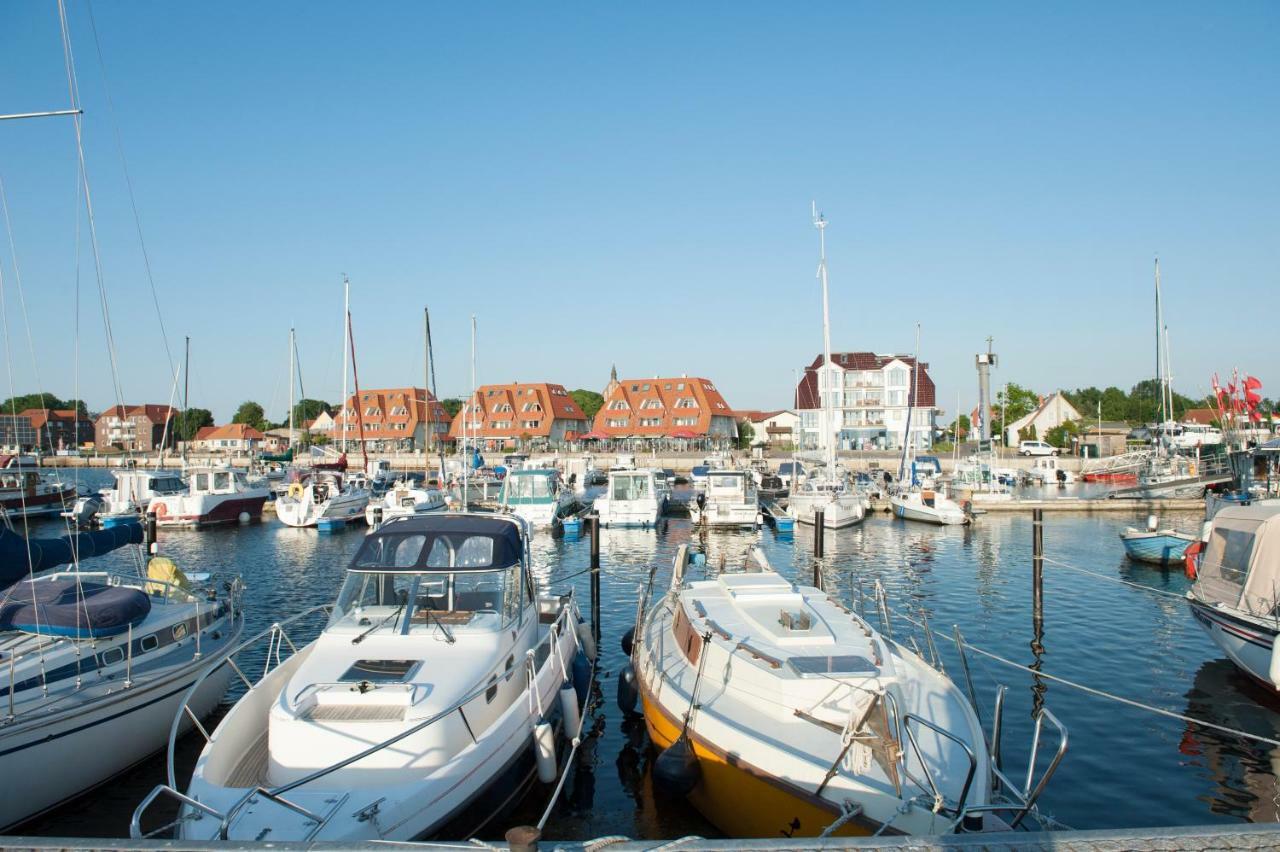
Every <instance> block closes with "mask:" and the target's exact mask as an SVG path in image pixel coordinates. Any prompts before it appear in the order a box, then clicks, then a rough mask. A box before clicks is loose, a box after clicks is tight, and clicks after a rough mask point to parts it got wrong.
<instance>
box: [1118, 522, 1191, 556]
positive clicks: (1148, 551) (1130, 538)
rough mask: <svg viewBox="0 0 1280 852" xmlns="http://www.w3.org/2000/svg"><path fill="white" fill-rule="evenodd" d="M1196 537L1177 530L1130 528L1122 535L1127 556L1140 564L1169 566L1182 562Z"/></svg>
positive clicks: (1121, 538) (1121, 539)
mask: <svg viewBox="0 0 1280 852" xmlns="http://www.w3.org/2000/svg"><path fill="white" fill-rule="evenodd" d="M1195 540H1196V537H1195V536H1193V535H1189V534H1188V533H1184V532H1178V531H1177V530H1172V529H1166V530H1139V529H1134V528H1133V527H1129V528H1128V529H1126V530H1125V531H1124V532H1122V533H1120V541H1121V542H1122V543H1123V544H1124V552H1125V554H1126V555H1127V556H1128V557H1129V558H1130V559H1133V560H1136V561H1138V562H1147V563H1150V564H1152V565H1168V564H1169V563H1171V562H1181V561H1182V558H1183V556H1184V555H1185V554H1186V552H1187V547H1189V546H1190V545H1191V542H1193V541H1195Z"/></svg>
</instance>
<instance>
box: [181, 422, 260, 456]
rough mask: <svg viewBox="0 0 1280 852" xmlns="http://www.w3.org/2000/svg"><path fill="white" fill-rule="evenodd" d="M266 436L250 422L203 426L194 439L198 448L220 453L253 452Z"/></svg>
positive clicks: (193, 442)
mask: <svg viewBox="0 0 1280 852" xmlns="http://www.w3.org/2000/svg"><path fill="white" fill-rule="evenodd" d="M263 437H265V436H264V435H263V434H262V433H261V432H259V431H258V430H257V429H255V428H253V427H252V426H250V425H249V424H248V423H228V424H227V425H226V426H202V427H200V429H199V430H197V431H196V437H195V440H194V441H192V444H194V446H195V448H196V449H197V450H204V451H208V452H218V453H252V452H253V451H254V450H256V449H258V447H259V446H260V445H261V444H262V439H263Z"/></svg>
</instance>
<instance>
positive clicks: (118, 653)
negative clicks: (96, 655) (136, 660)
mask: <svg viewBox="0 0 1280 852" xmlns="http://www.w3.org/2000/svg"><path fill="white" fill-rule="evenodd" d="M122 662H124V648H108V649H107V650H105V651H103V652H102V664H103V665H104V666H114V665H115V664H116V663H122Z"/></svg>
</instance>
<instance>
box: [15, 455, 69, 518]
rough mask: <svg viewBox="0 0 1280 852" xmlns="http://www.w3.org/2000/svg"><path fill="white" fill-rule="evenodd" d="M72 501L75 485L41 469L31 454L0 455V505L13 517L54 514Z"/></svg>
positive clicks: (58, 512)
mask: <svg viewBox="0 0 1280 852" xmlns="http://www.w3.org/2000/svg"><path fill="white" fill-rule="evenodd" d="M75 501H76V488H75V486H74V485H73V484H71V483H67V482H63V481H62V480H60V479H58V478H57V477H56V476H53V475H50V474H47V473H44V472H43V471H41V470H40V464H39V461H38V460H37V459H36V458H35V457H34V456H12V455H0V509H3V510H4V511H5V512H7V513H9V514H10V515H12V516H15V517H18V516H22V515H26V516H27V517H36V516H39V515H57V514H60V513H62V512H64V511H66V510H68V509H70V508H71V506H72V505H74V503H75Z"/></svg>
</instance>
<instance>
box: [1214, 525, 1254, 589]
mask: <svg viewBox="0 0 1280 852" xmlns="http://www.w3.org/2000/svg"><path fill="white" fill-rule="evenodd" d="M1213 536H1214V538H1218V539H1221V541H1222V545H1221V547H1222V560H1221V566H1222V569H1221V570H1222V578H1223V579H1224V580H1227V581H1229V582H1232V583H1235V584H1236V585H1239V586H1243V585H1244V580H1245V575H1246V574H1248V573H1249V555H1250V554H1251V553H1252V552H1253V533H1252V532H1247V531H1245V530H1232V529H1223V528H1222V527H1218V528H1217V529H1215V530H1214V531H1213Z"/></svg>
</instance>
